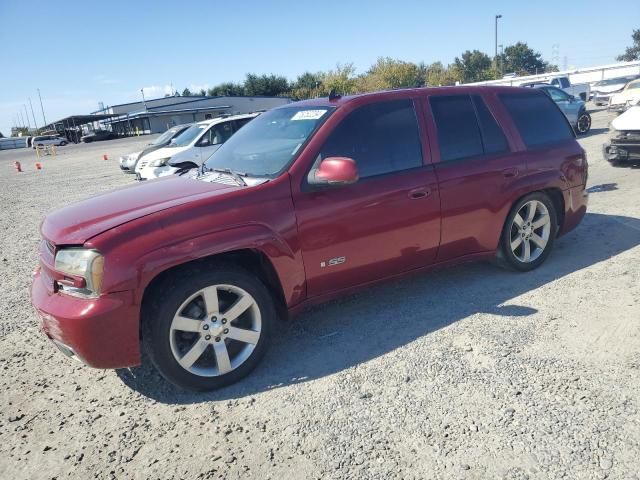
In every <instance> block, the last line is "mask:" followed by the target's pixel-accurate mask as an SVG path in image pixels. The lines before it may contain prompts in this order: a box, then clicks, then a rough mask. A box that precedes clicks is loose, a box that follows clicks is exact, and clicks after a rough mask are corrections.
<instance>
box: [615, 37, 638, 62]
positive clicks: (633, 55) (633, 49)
mask: <svg viewBox="0 0 640 480" xmlns="http://www.w3.org/2000/svg"><path fill="white" fill-rule="evenodd" d="M631 38H632V40H633V45H631V46H630V47H627V49H626V50H625V52H624V53H623V54H622V55H618V56H617V57H616V60H619V61H621V62H632V61H634V60H640V29H639V30H634V31H633V33H632V34H631Z"/></svg>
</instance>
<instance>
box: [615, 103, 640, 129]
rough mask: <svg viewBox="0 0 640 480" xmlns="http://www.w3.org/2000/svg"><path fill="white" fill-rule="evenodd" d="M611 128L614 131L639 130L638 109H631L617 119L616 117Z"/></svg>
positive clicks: (639, 114) (639, 115)
mask: <svg viewBox="0 0 640 480" xmlns="http://www.w3.org/2000/svg"><path fill="white" fill-rule="evenodd" d="M611 126H612V127H613V128H615V129H616V130H620V131H625V130H640V107H631V108H630V109H629V110H627V111H626V112H624V113H623V114H622V115H620V116H619V117H616V118H615V119H614V120H613V121H612V122H611Z"/></svg>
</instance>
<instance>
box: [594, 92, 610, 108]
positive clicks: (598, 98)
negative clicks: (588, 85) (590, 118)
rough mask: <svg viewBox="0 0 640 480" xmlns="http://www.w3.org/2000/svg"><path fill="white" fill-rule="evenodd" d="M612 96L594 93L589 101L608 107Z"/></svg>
mask: <svg viewBox="0 0 640 480" xmlns="http://www.w3.org/2000/svg"><path fill="white" fill-rule="evenodd" d="M612 96H613V93H599V92H596V93H594V94H593V97H591V101H592V102H593V103H596V104H602V105H608V104H609V99H610V98H611V97H612Z"/></svg>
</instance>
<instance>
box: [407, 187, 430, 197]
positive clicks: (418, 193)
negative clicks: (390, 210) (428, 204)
mask: <svg viewBox="0 0 640 480" xmlns="http://www.w3.org/2000/svg"><path fill="white" fill-rule="evenodd" d="M429 195H431V189H430V188H415V189H413V190H411V191H410V192H409V198H410V199H412V200H417V199H419V198H425V197H428V196H429Z"/></svg>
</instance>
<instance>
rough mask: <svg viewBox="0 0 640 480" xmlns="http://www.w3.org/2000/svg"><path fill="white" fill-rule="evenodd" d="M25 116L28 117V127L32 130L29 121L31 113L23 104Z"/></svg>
mask: <svg viewBox="0 0 640 480" xmlns="http://www.w3.org/2000/svg"><path fill="white" fill-rule="evenodd" d="M22 106H23V107H24V114H25V115H26V116H27V125H28V126H29V130H31V120H29V112H28V111H27V106H26V105H25V104H24V103H23V104H22Z"/></svg>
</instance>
